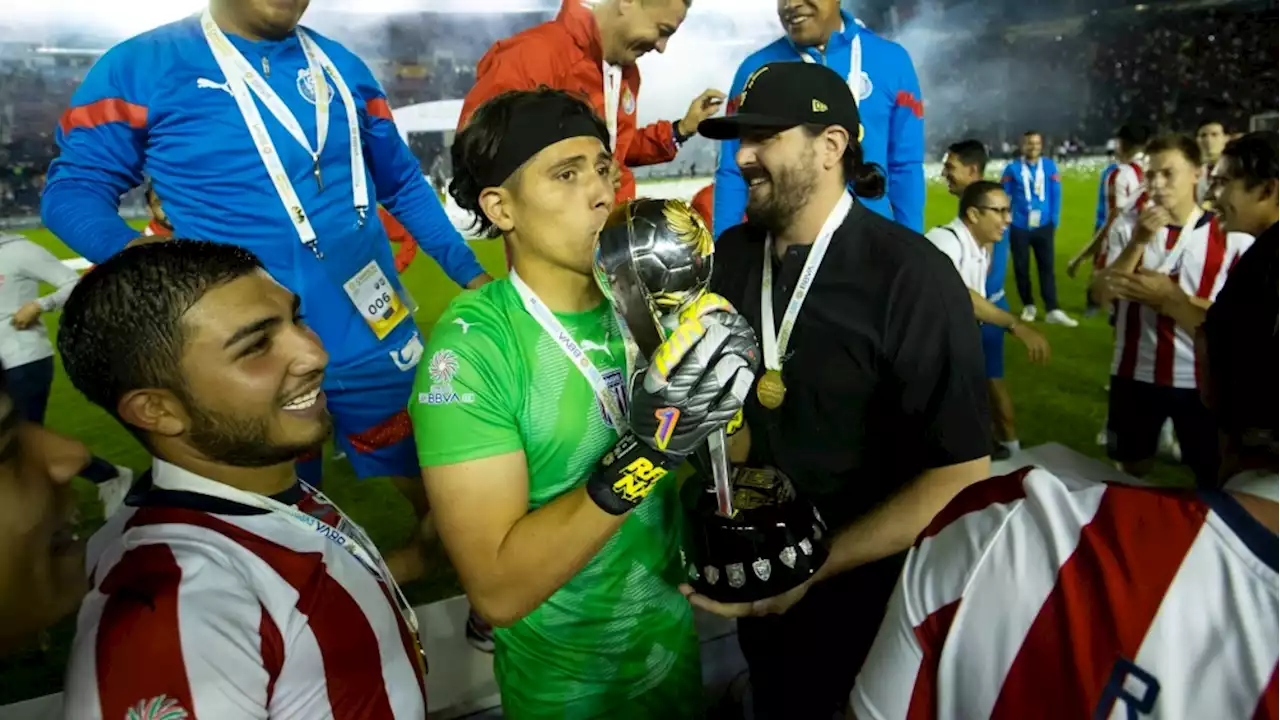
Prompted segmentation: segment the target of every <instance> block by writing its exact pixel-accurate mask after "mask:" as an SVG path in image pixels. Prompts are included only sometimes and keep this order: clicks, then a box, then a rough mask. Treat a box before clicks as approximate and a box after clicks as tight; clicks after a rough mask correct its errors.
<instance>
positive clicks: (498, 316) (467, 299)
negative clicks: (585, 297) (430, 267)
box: [409, 290, 523, 467]
mask: <svg viewBox="0 0 1280 720" xmlns="http://www.w3.org/2000/svg"><path fill="white" fill-rule="evenodd" d="M486 295H488V293H485V292H483V290H481V291H478V292H474V293H467V294H465V295H463V296H460V297H458V298H457V299H455V301H454V303H453V304H452V305H450V307H449V309H448V310H447V311H445V313H444V315H442V316H441V317H440V321H439V322H438V323H437V324H436V326H435V330H434V331H433V332H432V333H431V339H430V341H429V342H428V343H427V353H426V356H425V357H426V359H425V360H424V361H423V362H422V363H420V364H419V365H418V371H417V376H416V377H415V379H414V385H413V394H412V396H411V397H410V398H409V415H410V417H411V418H412V419H413V434H414V439H415V441H416V443H417V446H418V463H419V465H421V466H422V467H431V466H436V465H450V464H452V463H458V462H465V461H467V460H479V459H481V458H486V457H493V456H495V455H503V454H505V453H509V452H514V451H516V450H520V449H522V447H523V441H522V440H521V437H520V432H519V423H518V421H517V417H518V415H517V412H518V409H519V403H520V402H521V401H522V400H521V393H520V387H521V383H520V380H519V376H520V371H519V369H518V368H517V366H516V362H517V361H516V360H515V359H514V358H513V355H514V354H513V353H506V352H503V349H502V348H503V347H504V346H508V345H510V344H511V340H512V339H511V338H508V337H504V335H505V334H507V328H506V325H505V319H504V318H503V317H502V313H501V312H496V310H497V309H496V308H494V307H492V305H491V304H490V303H489V302H486V297H485V296H486Z"/></svg>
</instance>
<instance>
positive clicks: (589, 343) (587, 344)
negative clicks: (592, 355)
mask: <svg viewBox="0 0 1280 720" xmlns="http://www.w3.org/2000/svg"><path fill="white" fill-rule="evenodd" d="M578 347H581V348H582V349H583V351H584V352H585V351H587V350H595V351H596V352H602V353H604V354H606V355H608V356H609V359H610V360H612V359H613V351H612V350H610V349H609V346H608V345H601V344H600V343H598V342H596V341H595V340H583V341H582V342H580V343H578Z"/></svg>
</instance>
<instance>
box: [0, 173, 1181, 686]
mask: <svg viewBox="0 0 1280 720" xmlns="http://www.w3.org/2000/svg"><path fill="white" fill-rule="evenodd" d="M1096 177H1097V175H1096V172H1090V173H1088V174H1085V173H1080V174H1077V175H1072V174H1071V173H1068V174H1067V175H1066V177H1065V178H1064V188H1063V195H1064V198H1065V200H1064V202H1065V207H1064V212H1063V216H1062V228H1060V229H1059V231H1058V235H1057V260H1058V262H1057V267H1058V270H1059V272H1058V295H1059V300H1060V302H1061V303H1062V305H1063V309H1065V310H1066V311H1067V312H1068V313H1069V314H1071V315H1073V316H1075V317H1077V318H1080V319H1081V323H1080V327H1078V328H1074V329H1064V328H1060V327H1056V326H1046V325H1045V324H1044V323H1038V329H1040V330H1041V331H1042V332H1044V333H1045V334H1046V335H1047V336H1048V338H1049V341H1050V343H1051V344H1052V346H1053V359H1052V361H1051V363H1050V364H1049V365H1048V366H1046V367H1033V366H1031V365H1030V364H1028V363H1027V361H1026V355H1025V352H1023V348H1022V346H1021V345H1020V344H1019V343H1018V342H1017V341H1015V340H1012V339H1010V341H1009V342H1008V343H1007V344H1006V354H1007V357H1006V375H1007V381H1008V383H1009V385H1010V388H1011V391H1012V393H1013V398H1014V403H1015V406H1016V411H1017V424H1018V434H1019V436H1020V439H1021V440H1022V443H1023V445H1024V446H1032V445H1037V444H1040V443H1044V442H1049V441H1056V442H1060V443H1062V444H1064V445H1066V446H1068V447H1071V448H1073V449H1075V450H1078V451H1080V452H1082V453H1084V454H1086V455H1092V456H1095V457H1099V458H1101V457H1104V454H1103V451H1102V448H1100V447H1098V446H1097V445H1096V444H1095V436H1096V435H1097V433H1098V431H1099V430H1100V429H1101V428H1102V425H1103V422H1104V420H1105V419H1106V403H1107V398H1106V392H1105V391H1104V390H1103V386H1104V384H1105V383H1106V382H1107V375H1108V369H1109V367H1110V360H1111V347H1112V345H1111V343H1112V332H1111V328H1110V326H1109V325H1108V324H1107V321H1106V319H1105V317H1102V316H1098V317H1095V318H1092V319H1088V320H1085V319H1083V317H1082V313H1083V310H1084V286H1085V278H1083V277H1081V278H1079V279H1076V280H1071V279H1068V278H1067V277H1066V274H1065V272H1064V269H1065V267H1066V263H1067V261H1068V260H1069V259H1070V258H1071V256H1072V255H1073V254H1074V253H1075V252H1076V251H1077V250H1078V249H1079V248H1080V247H1082V246H1083V245H1084V244H1085V243H1087V242H1088V240H1089V235H1090V233H1091V231H1092V229H1093V217H1094V207H1095V203H1096V198H1097V184H1096V183H1097V180H1096ZM954 212H955V201H954V199H953V198H951V197H950V196H949V195H947V192H946V188H945V187H943V186H942V185H939V184H937V183H930V185H929V198H928V205H927V211H926V225H927V226H929V227H932V226H934V225H938V224H941V223H944V222H947V221H949V220H950V219H951V218H952V217H954ZM29 235H30V237H32V238H33V239H34V240H36V241H37V242H39V243H40V244H41V245H44V246H45V247H47V248H49V249H50V250H51V251H53V252H54V254H56V255H58V257H61V258H69V257H75V256H76V254H75V253H74V252H72V251H71V250H69V249H68V248H67V247H66V246H64V245H63V244H62V243H61V242H59V241H58V240H57V239H56V238H55V237H53V236H52V235H51V234H50V233H49V232H47V231H43V230H35V231H31V232H30V233H29ZM472 247H474V248H475V250H476V253H477V254H478V255H479V257H480V260H481V262H482V263H483V264H484V266H485V267H486V268H488V270H489V272H490V273H492V274H493V275H495V276H497V275H499V274H501V273H503V272H504V269H505V263H504V261H503V254H502V246H501V243H500V242H498V241H477V242H473V243H472ZM1011 276H1012V270H1010V278H1008V293H1009V297H1010V298H1016V296H1017V293H1016V291H1015V289H1014V286H1013V279H1012V277H1011ZM404 281H405V284H406V285H407V286H408V288H409V291H410V292H411V293H412V294H413V296H414V298H415V299H416V300H417V301H418V302H419V303H420V304H421V307H420V309H419V311H418V314H417V320H418V324H419V326H420V327H421V328H422V329H423V331H424V333H427V332H429V330H430V328H431V326H432V324H433V323H434V322H435V320H436V318H437V317H439V315H440V313H441V311H442V310H443V309H444V308H445V306H446V305H447V304H448V303H449V301H450V299H451V298H452V297H453V296H454V295H455V294H456V293H457V292H458V289H457V287H456V286H455V285H454V284H453V283H452V282H451V281H449V279H448V278H447V277H446V276H445V275H444V273H443V272H442V271H441V270H440V269H439V267H438V266H436V264H435V263H434V262H432V261H431V259H430V258H427V257H425V256H422V255H419V258H418V259H417V260H416V261H415V262H414V264H413V265H412V266H411V267H410V268H409V270H408V271H407V272H406V273H405V274H404ZM1014 302H1015V310H1017V309H1019V308H1018V306H1017V305H1016V300H1015V301H1014ZM47 322H48V324H49V326H50V328H49V330H50V332H51V333H52V332H56V329H57V318H56V316H55V317H52V318H49V319H48V321H47ZM48 416H49V418H48V422H49V425H50V426H51V427H52V428H54V429H56V430H58V431H60V432H62V433H65V434H67V435H70V436H72V437H76V438H79V439H80V440H82V441H84V442H85V443H86V444H87V445H88V446H89V448H90V449H91V450H92V451H93V452H94V453H95V454H97V455H100V456H102V457H105V458H108V459H110V460H111V461H113V462H115V463H117V464H120V465H126V466H129V467H132V468H135V469H138V470H142V469H144V468H145V467H146V466H147V465H148V463H149V459H148V457H147V455H146V453H145V452H144V451H143V450H142V448H141V447H140V446H139V445H138V444H137V443H136V442H135V441H134V440H133V438H132V436H130V435H129V434H128V433H127V432H125V431H124V430H123V429H121V428H120V427H119V426H118V425H117V424H116V423H115V422H114V421H113V420H112V419H111V418H110V417H108V416H107V415H106V413H104V412H102V411H101V410H99V409H98V408H96V407H93V406H91V405H90V404H89V403H88V402H87V401H85V400H84V399H83V397H81V396H80V395H79V394H78V393H77V392H76V391H75V389H73V388H72V387H71V385H70V383H68V382H67V380H66V378H65V377H64V376H63V375H62V374H61V368H60V367H59V370H58V376H57V379H56V380H55V381H54V386H53V396H52V399H51V401H50V405H49V413H48ZM1153 479H1155V480H1156V481H1158V482H1162V483H1169V484H1173V483H1177V484H1182V483H1189V482H1190V480H1191V475H1190V473H1189V472H1188V471H1186V470H1185V469H1183V468H1181V467H1175V466H1170V465H1161V466H1159V467H1158V468H1157V471H1156V475H1155V477H1154V478H1153ZM324 487H325V491H326V492H327V493H328V494H329V495H330V496H331V497H332V498H333V499H334V500H335V502H337V503H338V504H339V505H341V506H342V507H343V508H344V509H345V510H346V511H347V512H348V513H349V514H350V515H351V516H352V517H353V518H355V519H356V520H357V521H358V522H360V523H361V524H362V525H363V526H364V527H365V528H367V529H368V531H369V534H370V535H371V536H372V537H373V539H374V541H375V542H376V543H377V544H378V545H379V546H380V547H382V548H384V549H387V548H394V547H397V546H399V545H401V544H403V543H404V541H405V540H406V539H407V538H408V536H409V533H410V531H411V530H412V528H413V526H414V522H413V517H412V511H411V509H410V507H409V505H408V503H407V502H405V501H403V500H402V499H401V498H400V496H399V495H398V494H397V493H396V491H395V489H394V488H393V487H392V486H391V483H390V482H388V481H386V480H371V481H365V482H357V481H356V479H355V476H354V474H353V473H352V471H351V468H350V466H349V465H347V464H346V463H345V462H343V461H334V460H332V459H330V458H326V464H325V485H324ZM76 490H77V491H78V493H79V495H80V501H81V509H82V516H83V518H84V531H85V532H89V531H91V530H92V529H93V528H95V527H97V525H98V524H100V523H101V515H102V513H101V508H100V506H99V505H98V503H97V495H96V493H95V492H94V490H93V488H92V486H90V485H89V484H88V483H86V482H83V481H79V480H77V485H76ZM433 559H434V562H435V564H434V567H433V570H432V572H431V573H430V574H429V576H428V578H427V579H425V580H422V581H419V582H416V583H413V584H411V585H409V586H408V587H406V588H405V592H406V594H407V595H408V597H409V600H410V601H411V602H413V603H415V604H417V603H424V602H429V601H432V600H436V599H439V598H442V597H447V596H450V595H453V594H456V593H458V592H460V591H459V588H458V585H457V581H456V578H455V576H454V573H453V570H452V568H450V567H449V564H448V561H447V560H446V559H445V558H444V557H443V555H441V554H439V553H437V556H436V557H435V558H433ZM73 632H74V620H71V619H69V620H67V621H65V622H63V623H62V624H61V625H60V626H58V627H57V628H55V629H54V630H53V631H51V632H50V633H49V634H48V635H47V637H46V638H45V640H44V642H43V643H42V647H41V648H36V649H33V650H31V651H30V652H28V653H26V654H24V655H20V656H17V657H12V658H9V659H8V660H6V661H3V662H0V705H4V704H6V703H10V702H15V701H17V700H22V699H25V698H29V697H36V696H39V695H43V694H47V693H51V692H56V691H58V690H59V689H60V688H61V685H62V672H63V667H64V666H65V662H66V656H67V651H68V648H69V645H70V641H71V635H72V633H73Z"/></svg>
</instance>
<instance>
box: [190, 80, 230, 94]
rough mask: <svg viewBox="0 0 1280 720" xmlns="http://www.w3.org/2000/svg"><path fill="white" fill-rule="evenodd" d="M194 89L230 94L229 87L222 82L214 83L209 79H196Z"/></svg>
mask: <svg viewBox="0 0 1280 720" xmlns="http://www.w3.org/2000/svg"><path fill="white" fill-rule="evenodd" d="M196 87H198V88H200V89H202V90H222V91H223V92H225V93H226V94H228V95H230V94H231V86H229V85H227V83H224V82H214V81H212V80H210V79H209V78H196Z"/></svg>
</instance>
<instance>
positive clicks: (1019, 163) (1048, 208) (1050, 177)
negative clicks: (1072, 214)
mask: <svg viewBox="0 0 1280 720" xmlns="http://www.w3.org/2000/svg"><path fill="white" fill-rule="evenodd" d="M1040 162H1041V163H1042V164H1043V166H1042V168H1041V172H1043V173H1044V184H1045V192H1044V197H1043V198H1041V197H1040V196H1039V195H1038V194H1036V191H1035V177H1036V169H1035V166H1034V165H1031V164H1030V163H1028V162H1027V161H1026V160H1025V159H1024V158H1018V159H1017V160H1014V161H1013V162H1011V163H1009V164H1008V165H1006V166H1005V168H1004V172H1003V173H1001V174H1000V184H1001V185H1003V186H1004V191H1005V193H1006V194H1007V195H1008V196H1009V203H1010V205H1012V207H1013V222H1012V224H1011V225H1012V227H1016V228H1022V229H1024V230H1033V229H1034V228H1032V227H1031V213H1032V212H1033V211H1037V210H1038V211H1039V212H1040V225H1050V226H1053V227H1055V228H1056V227H1058V223H1059V222H1061V220H1062V175H1061V174H1059V172H1058V163H1056V162H1054V161H1053V158H1051V157H1045V156H1041V157H1040ZM1023 169H1026V171H1027V174H1026V177H1025V180H1026V182H1025V183H1024V182H1023V180H1024V177H1023V174H1022V171H1023Z"/></svg>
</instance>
